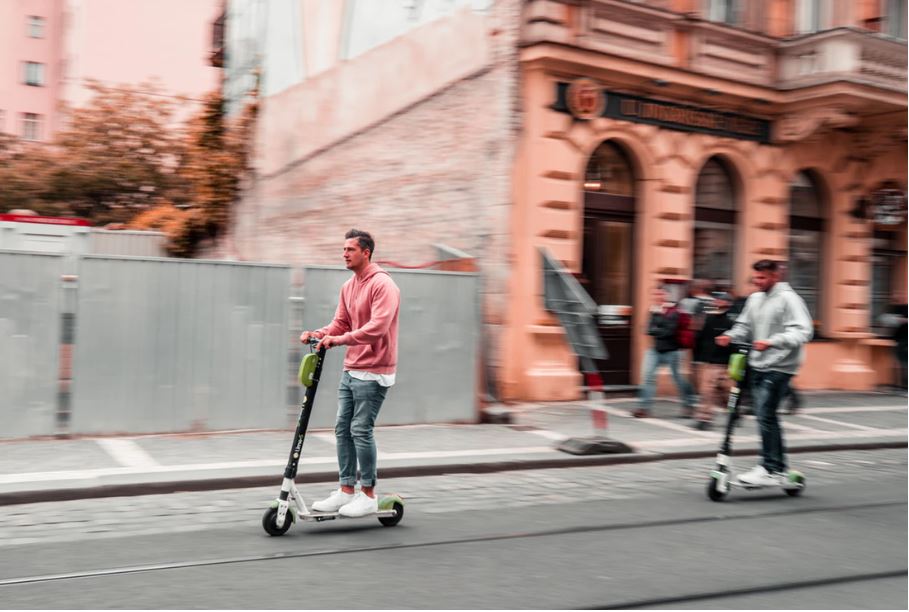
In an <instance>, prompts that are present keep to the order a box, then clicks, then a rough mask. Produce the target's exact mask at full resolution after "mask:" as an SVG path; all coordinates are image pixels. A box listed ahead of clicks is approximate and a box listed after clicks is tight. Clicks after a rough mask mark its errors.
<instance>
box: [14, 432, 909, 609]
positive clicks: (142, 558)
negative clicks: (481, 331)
mask: <svg viewBox="0 0 909 612" xmlns="http://www.w3.org/2000/svg"><path fill="white" fill-rule="evenodd" d="M797 462H798V465H797V467H799V468H800V469H802V470H803V471H805V472H806V474H807V477H808V489H807V490H806V491H805V494H804V495H803V496H802V497H798V498H791V497H788V496H786V495H785V494H783V493H782V492H780V491H777V490H772V491H760V492H742V491H734V492H733V493H732V494H731V496H730V497H729V499H728V500H727V501H725V502H722V503H714V502H710V501H709V500H707V498H706V496H705V494H704V485H705V484H706V472H707V471H708V470H709V469H710V462H709V461H708V462H705V461H703V460H691V461H675V462H663V463H660V464H648V465H626V466H611V467H600V468H569V469H560V470H559V469H553V470H541V471H538V472H522V473H517V472H515V473H510V474H509V473H505V474H488V475H458V476H446V477H432V478H412V479H400V480H399V481H391V480H386V481H384V482H382V483H381V484H380V487H382V488H383V489H384V490H386V491H390V490H397V491H400V492H401V493H403V494H404V495H405V496H406V497H407V498H408V505H407V510H406V514H405V517H404V520H403V521H402V522H401V524H400V525H398V526H397V527H393V528H383V527H381V526H380V525H379V524H378V522H377V521H375V520H374V519H365V520H360V521H341V522H328V523H323V524H315V523H306V524H303V525H295V526H294V527H293V528H292V529H291V531H289V532H288V534H287V535H285V536H283V537H279V538H270V537H268V536H266V535H265V534H264V532H263V531H262V529H261V526H260V525H259V522H258V518H259V516H260V515H261V512H262V510H264V507H265V506H266V505H267V501H268V499H269V498H270V497H272V496H273V495H274V494H275V492H276V491H272V490H265V489H246V490H235V491H220V492H216V493H184V494H174V495H160V496H145V497H142V498H116V499H112V500H79V501H73V502H61V503H56V504H30V505H27V506H9V507H6V508H3V509H2V515H0V533H2V534H3V535H4V537H3V539H2V540H0V602H2V603H3V607H4V608H67V609H69V608H392V609H394V608H484V609H489V608H591V607H592V608H614V607H619V608H640V607H644V608H698V609H704V608H711V609H730V608H768V609H778V608H813V609H862V608H865V609H905V608H906V604H907V544H906V542H907V506H906V504H907V478H906V476H907V471H906V469H907V461H906V451H905V449H902V450H881V451H864V452H858V451H855V452H843V453H825V454H818V455H803V456H800V457H798V459H797ZM742 467H747V466H742ZM322 489H324V486H323V487H317V486H316V485H312V486H308V487H307V488H305V489H304V494H306V495H311V496H316V495H320V494H323V493H325V492H326V491H324V490H322Z"/></svg>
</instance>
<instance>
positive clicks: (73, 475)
mask: <svg viewBox="0 0 909 612" xmlns="http://www.w3.org/2000/svg"><path fill="white" fill-rule="evenodd" d="M525 453H526V454H540V453H544V454H553V453H560V451H557V450H556V449H554V448H552V447H549V446H522V447H517V448H478V449H472V450H456V451H426V452H411V453H379V458H380V459H384V460H387V461H388V460H391V461H393V460H396V459H445V458H452V457H474V456H476V457H484V456H497V455H521V454H525ZM337 462H338V458H337V457H335V456H332V457H303V458H302V459H300V464H301V465H320V464H329V465H331V464H334V465H337ZM285 465H286V461H285V460H280V461H279V460H272V459H262V460H252V461H223V462H218V463H188V464H180V465H154V466H151V465H150V466H146V467H113V468H95V469H91V470H58V471H54V472H24V473H21V474H3V475H0V485H5V484H17V483H23V482H47V481H52V480H60V481H63V480H94V479H98V478H103V477H105V476H124V475H133V474H171V473H180V472H197V471H212V470H232V469H247V468H283V467H284V466H285Z"/></svg>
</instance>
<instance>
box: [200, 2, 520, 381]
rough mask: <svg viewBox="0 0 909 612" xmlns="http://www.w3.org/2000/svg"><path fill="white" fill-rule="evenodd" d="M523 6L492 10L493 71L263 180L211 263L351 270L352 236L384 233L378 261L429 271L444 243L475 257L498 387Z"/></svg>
mask: <svg viewBox="0 0 909 612" xmlns="http://www.w3.org/2000/svg"><path fill="white" fill-rule="evenodd" d="M520 5H521V3H520V2H519V1H518V0H502V1H500V2H496V3H495V4H494V5H493V6H492V7H490V9H489V14H488V22H489V29H488V32H489V34H488V35H489V37H490V49H491V51H490V57H489V62H488V64H487V65H486V66H484V67H481V68H479V69H478V70H477V71H475V72H474V73H473V74H472V75H471V76H469V77H467V78H465V79H462V80H460V81H458V82H456V83H454V84H452V85H449V86H447V87H445V88H444V89H441V90H440V91H437V92H436V93H435V94H433V95H431V96H429V97H427V98H425V99H423V100H422V101H420V102H418V103H416V104H414V105H412V106H410V107H408V108H404V109H401V110H400V111H398V112H397V113H395V114H394V115H391V116H389V117H386V118H384V119H382V120H380V121H379V122H377V123H376V124H374V125H372V126H371V127H369V128H367V129H365V130H361V131H360V132H358V133H355V134H351V135H348V136H347V137H346V138H344V139H343V140H341V141H340V142H336V143H335V144H333V145H330V146H328V147H326V148H324V149H322V150H321V151H319V152H317V153H316V154H315V155H312V156H309V157H308V158H306V159H303V160H299V161H297V162H294V163H291V164H289V165H288V166H286V167H285V169H284V170H283V171H280V172H278V173H275V174H273V175H270V176H260V177H257V178H256V179H255V180H254V181H253V184H252V185H251V186H250V189H249V192H248V193H247V194H246V197H245V198H244V199H243V201H242V202H241V203H240V204H239V205H238V207H237V208H236V210H235V214H234V222H233V226H232V228H231V230H230V231H229V233H228V235H227V236H226V238H225V240H223V241H222V242H221V243H220V244H219V245H218V246H217V247H216V248H215V249H213V250H212V251H211V252H210V253H207V254H206V255H207V256H214V257H218V256H226V257H232V258H237V259H242V260H254V261H268V262H287V263H292V264H296V265H299V264H338V265H340V264H341V263H342V261H341V247H342V244H343V235H344V232H346V231H347V230H348V229H350V228H352V227H356V228H359V229H365V230H367V231H370V232H371V233H372V234H373V236H374V237H375V239H376V252H375V257H374V259H376V260H391V261H395V262H398V263H400V264H404V265H416V264H420V263H424V262H430V261H433V260H435V259H437V252H436V250H435V249H434V248H433V244H434V243H444V244H446V245H449V246H452V247H456V248H458V249H461V250H463V251H466V252H467V253H468V254H470V255H472V256H474V257H476V258H477V260H478V264H479V269H480V274H481V276H482V279H483V282H482V288H483V306H484V320H485V321H486V323H485V324H484V328H485V329H484V333H483V342H484V349H483V352H484V354H485V355H488V356H489V357H488V358H486V362H487V365H488V366H490V368H491V369H492V370H493V371H490V370H487V372H486V373H487V374H488V375H489V376H491V377H493V379H494V370H495V369H496V368H497V366H498V364H496V363H494V361H493V360H494V359H495V356H496V355H498V350H497V346H498V337H499V328H500V324H501V322H502V320H503V317H504V314H505V311H506V308H505V300H506V291H507V278H508V271H509V266H508V256H509V221H510V219H509V216H510V207H511V172H512V161H513V158H514V153H515V151H514V149H515V142H516V139H517V131H518V129H519V126H520V107H519V104H520V103H519V101H518V97H517V95H518V90H517V60H516V58H517V47H516V42H517V35H518V27H519V23H520V20H519V11H520ZM393 86H406V83H398V84H394V85H393ZM263 112H268V100H266V101H265V104H264V105H263ZM300 138H305V134H301V135H300ZM259 146H267V144H266V145H262V144H261V143H260V145H259Z"/></svg>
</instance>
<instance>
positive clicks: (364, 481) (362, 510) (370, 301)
mask: <svg viewBox="0 0 909 612" xmlns="http://www.w3.org/2000/svg"><path fill="white" fill-rule="evenodd" d="M344 238H345V242H344V263H345V265H346V266H347V269H348V270H350V271H351V272H353V273H354V274H353V276H351V277H350V278H349V279H348V280H347V282H345V283H344V285H343V286H342V287H341V295H340V298H339V299H338V308H337V310H336V311H335V316H334V319H333V320H332V322H331V323H329V324H328V325H326V326H325V327H323V328H321V329H318V330H315V331H304V332H303V333H302V334H301V335H300V341H301V342H304V343H305V342H308V341H309V339H310V338H319V343H318V345H317V347H316V348H317V349H319V348H322V347H325V348H331V347H333V346H340V345H346V346H349V347H350V348H349V349H348V350H347V355H346V357H345V358H344V372H343V374H342V375H341V384H340V386H339V387H338V416H337V420H336V422H335V438H336V440H337V451H338V471H339V476H340V478H339V480H340V483H341V488H339V489H338V490H337V491H335V492H333V493H332V494H331V495H330V496H328V497H327V498H326V499H323V500H321V501H317V502H315V503H314V504H313V505H312V508H313V510H315V511H317V512H339V513H340V514H342V515H343V516H349V517H358V516H365V515H367V514H372V513H375V512H376V511H377V510H378V502H377V501H376V496H375V486H376V444H375V440H374V438H373V427H374V426H375V422H376V416H378V414H379V409H380V408H381V407H382V402H384V401H385V395H386V393H387V392H388V388H389V387H390V386H392V385H393V384H394V382H395V368H396V366H397V360H398V311H399V309H400V302H401V292H400V291H399V290H398V286H397V285H396V284H395V282H394V281H393V280H392V279H391V276H389V275H388V273H387V272H386V271H385V270H383V269H382V268H381V267H379V265H378V264H374V263H372V254H373V251H374V250H375V241H374V240H373V238H372V236H370V235H369V233H368V232H364V231H360V230H356V229H352V230H350V231H349V232H347V234H345V235H344ZM358 465H359V468H360V491H359V492H357V491H356V489H355V487H356V484H357V466H358Z"/></svg>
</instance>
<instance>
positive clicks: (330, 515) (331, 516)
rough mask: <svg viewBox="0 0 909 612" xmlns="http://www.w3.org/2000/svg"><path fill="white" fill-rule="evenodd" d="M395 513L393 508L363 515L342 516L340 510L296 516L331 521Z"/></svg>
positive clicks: (395, 514)
mask: <svg viewBox="0 0 909 612" xmlns="http://www.w3.org/2000/svg"><path fill="white" fill-rule="evenodd" d="M397 514H398V513H397V512H395V511H394V510H379V511H378V512H370V513H369V514H364V515H363V516H344V515H343V514H341V513H340V512H309V513H308V514H298V515H297V518H299V519H302V520H304V521H333V520H335V519H361V518H385V517H392V516H397Z"/></svg>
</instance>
